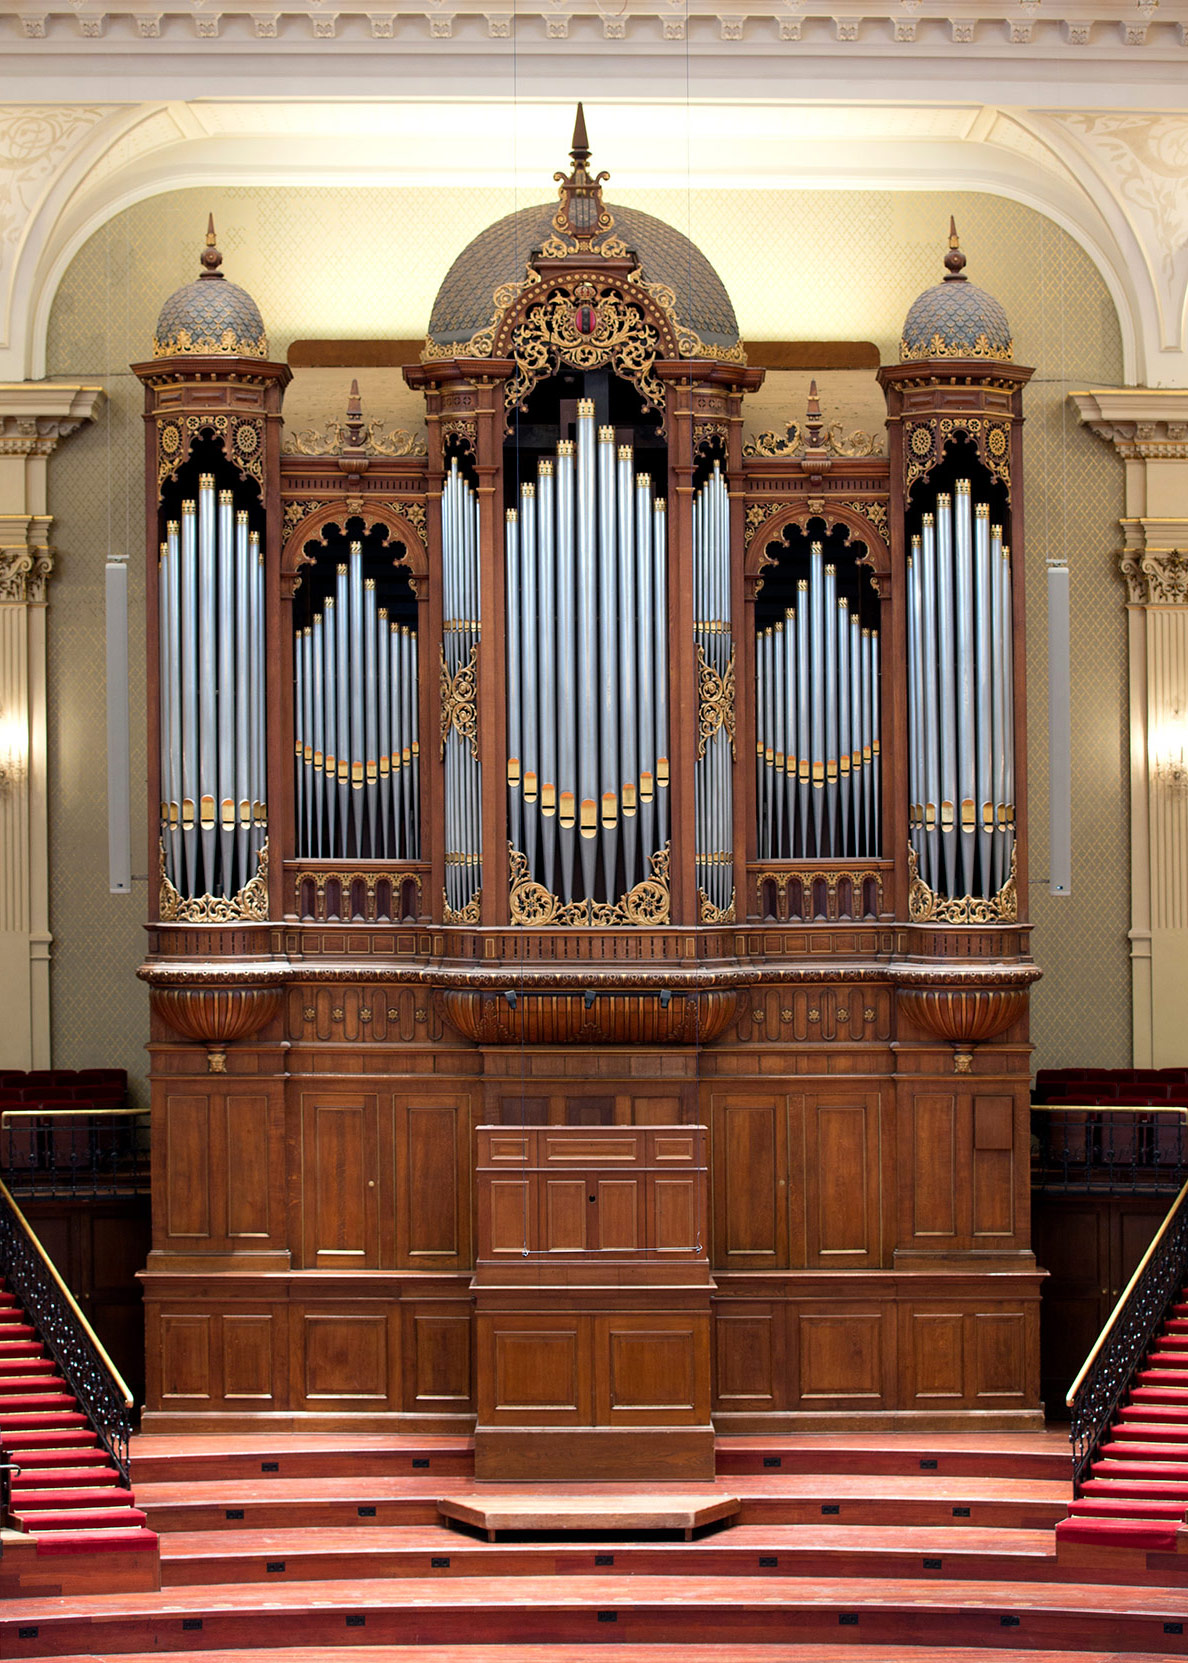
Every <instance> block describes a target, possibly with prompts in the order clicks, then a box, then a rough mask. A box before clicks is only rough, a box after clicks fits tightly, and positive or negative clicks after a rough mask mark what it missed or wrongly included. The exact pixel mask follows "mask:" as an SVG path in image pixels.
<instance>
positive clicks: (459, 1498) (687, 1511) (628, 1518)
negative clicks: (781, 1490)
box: [437, 1486, 742, 1542]
mask: <svg viewBox="0 0 1188 1663" xmlns="http://www.w3.org/2000/svg"><path fill="white" fill-rule="evenodd" d="M741 1508H742V1503H741V1502H740V1501H739V1499H738V1497H737V1496H732V1495H728V1494H725V1495H724V1494H723V1493H722V1492H721V1491H720V1490H702V1491H700V1492H698V1493H696V1494H689V1493H684V1494H682V1493H681V1492H679V1491H678V1492H677V1493H675V1494H666V1493H665V1492H663V1491H645V1492H644V1493H643V1494H641V1495H623V1494H622V1493H615V1492H613V1491H605V1492H598V1491H592V1490H590V1489H588V1488H586V1487H585V1486H579V1487H577V1488H576V1489H574V1490H565V1491H563V1492H562V1493H560V1494H549V1493H548V1492H547V1491H545V1492H543V1493H542V1492H541V1491H540V1490H519V1491H515V1490H507V1491H504V1490H500V1491H499V1492H498V1493H497V1494H493V1495H491V1494H487V1493H485V1492H482V1491H474V1492H471V1493H470V1494H467V1495H452V1496H443V1497H442V1498H441V1500H440V1501H439V1502H438V1504H437V1510H438V1512H439V1513H440V1514H441V1516H442V1518H443V1519H445V1520H446V1521H447V1522H449V1521H451V1520H452V1521H456V1522H457V1523H459V1524H468V1525H470V1526H471V1527H472V1528H473V1529H475V1530H482V1531H485V1532H486V1536H487V1540H488V1541H489V1542H493V1541H495V1540H496V1539H497V1537H498V1536H499V1534H500V1532H501V1531H502V1532H507V1531H534V1532H540V1533H541V1534H544V1535H549V1536H559V1535H564V1534H567V1533H569V1532H573V1531H614V1532H615V1533H616V1534H618V1535H621V1536H636V1535H639V1534H640V1533H642V1532H643V1531H648V1530H679V1531H680V1532H681V1533H682V1534H683V1535H684V1538H685V1540H686V1542H691V1541H692V1540H693V1536H694V1532H695V1531H698V1530H704V1529H706V1528H707V1527H708V1526H709V1525H712V1524H721V1523H723V1521H725V1520H727V1519H733V1518H734V1517H736V1515H737V1514H738V1513H739V1511H740V1510H741Z"/></svg>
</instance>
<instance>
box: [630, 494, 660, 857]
mask: <svg viewBox="0 0 1188 1663" xmlns="http://www.w3.org/2000/svg"><path fill="white" fill-rule="evenodd" d="M652 531H653V514H652V481H651V479H650V477H649V476H648V475H647V474H638V475H637V476H636V480H635V570H636V575H637V579H638V582H639V652H640V674H639V753H638V754H639V829H640V847H641V850H642V854H643V859H644V862H645V863H646V861H647V858H648V856H649V855H650V854H652V853H653V852H654V850H655V849H656V848H657V846H658V844H657V838H656V683H655V669H654V667H651V666H649V663H648V649H649V647H651V648H652V650H653V652H654V650H655V648H654V643H655V639H656V605H657V597H656V591H655V576H656V570H655V556H654V553H653V549H652Z"/></svg>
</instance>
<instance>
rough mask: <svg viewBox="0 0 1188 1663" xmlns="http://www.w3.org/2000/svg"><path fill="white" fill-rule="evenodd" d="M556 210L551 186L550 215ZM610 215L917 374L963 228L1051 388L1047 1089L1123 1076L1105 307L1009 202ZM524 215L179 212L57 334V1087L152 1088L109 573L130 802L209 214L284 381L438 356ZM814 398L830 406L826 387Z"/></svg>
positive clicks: (1046, 236) (140, 867)
mask: <svg viewBox="0 0 1188 1663" xmlns="http://www.w3.org/2000/svg"><path fill="white" fill-rule="evenodd" d="M548 194H549V190H548V187H547V186H543V175H542V190H541V193H540V200H545V199H546V198H547V196H548ZM613 198H614V199H617V200H619V201H621V202H623V203H624V204H629V205H632V206H636V207H639V208H643V209H646V210H647V211H648V212H650V213H653V214H658V215H659V216H660V217H661V218H664V219H668V220H669V221H670V222H671V223H673V224H674V225H676V226H678V227H679V228H680V229H681V230H683V231H685V232H686V233H687V234H688V235H689V236H691V237H692V238H693V240H694V241H695V242H697V243H699V244H700V246H701V247H702V248H703V249H704V250H705V252H706V254H707V255H708V256H709V258H710V259H711V260H712V261H713V263H714V264H715V265H716V267H717V268H718V270H719V272H720V273H721V275H722V277H723V279H724V280H725V282H726V285H727V287H728V289H729V290H730V293H731V296H732V298H733V300H734V304H735V307H736V309H737V312H738V317H739V324H740V327H741V330H742V333H743V334H744V336H748V337H750V338H752V339H763V338H767V339H801V340H803V339H813V338H818V339H828V340H869V341H874V342H875V343H876V344H877V345H878V347H879V349H880V352H881V353H882V355H883V357H884V358H885V359H894V357H895V356H896V354H897V348H898V341H899V329H900V324H901V321H902V319H903V316H904V313H905V312H906V310H907V307H908V305H909V304H910V302H911V300H912V299H913V298H914V297H915V295H916V294H917V293H918V292H919V291H920V290H921V289H922V288H924V287H925V286H926V285H927V284H929V283H932V282H935V281H936V280H937V279H938V278H939V277H940V276H941V264H940V261H941V257H942V254H943V252H944V246H945V242H944V237H945V233H946V232H947V229H948V215H949V213H950V212H953V213H955V214H956V217H957V223H958V226H959V228H960V230H961V236H962V245H963V247H964V249H965V251H966V254H967V255H968V257H969V268H968V269H969V275H970V276H971V278H972V279H973V280H974V281H975V282H981V283H983V284H984V285H985V286H986V287H987V288H989V289H990V290H992V292H993V293H994V294H996V295H997V296H998V298H999V299H1000V300H1001V301H1002V303H1003V305H1004V306H1005V307H1006V310H1007V314H1008V316H1009V317H1010V318H1011V320H1012V322H1013V324H1014V326H1015V331H1016V348H1017V356H1018V358H1019V359H1020V360H1021V361H1022V362H1024V363H1027V364H1035V365H1038V366H1040V367H1039V369H1038V371H1037V374H1036V376H1035V379H1034V380H1033V381H1032V383H1031V385H1030V387H1029V389H1028V391H1027V395H1026V407H1027V413H1028V424H1027V428H1026V455H1027V510H1028V514H1027V519H1028V546H1027V582H1028V625H1029V640H1030V648H1029V664H1028V681H1029V720H1030V731H1031V747H1030V769H1031V847H1032V892H1031V913H1032V917H1033V919H1034V921H1035V924H1036V929H1035V938H1034V942H1035V953H1036V957H1037V958H1038V960H1039V961H1040V963H1041V965H1042V966H1043V968H1044V971H1045V978H1044V980H1043V981H1042V982H1041V983H1040V984H1039V987H1038V989H1037V991H1036V995H1035V1002H1034V1030H1033V1031H1034V1034H1035V1040H1036V1044H1037V1047H1038V1056H1037V1063H1040V1064H1043V1063H1047V1064H1059V1063H1099V1064H1124V1063H1126V1062H1128V1061H1129V1056H1130V1007H1129V987H1130V977H1129V964H1128V945H1127V939H1126V932H1127V927H1128V904H1129V903H1128V896H1129V884H1128V875H1127V873H1128V865H1127V863H1128V826H1127V802H1126V784H1125V781H1126V774H1125V752H1126V734H1125V707H1126V695H1125V676H1126V666H1125V614H1124V612H1123V608H1122V590H1121V586H1120V584H1119V581H1118V579H1117V577H1116V576H1115V559H1114V552H1113V551H1114V549H1115V547H1116V544H1117V539H1118V533H1117V519H1118V516H1119V515H1120V514H1121V512H1122V472H1121V464H1120V463H1119V462H1118V461H1117V460H1116V459H1115V458H1114V456H1113V455H1112V453H1111V452H1110V451H1109V450H1107V448H1106V447H1105V446H1104V445H1102V444H1101V443H1100V441H1098V440H1096V439H1095V438H1094V437H1093V436H1092V435H1091V434H1090V433H1088V432H1087V431H1085V430H1084V429H1082V428H1081V427H1080V426H1079V425H1078V423H1077V420H1076V416H1075V413H1074V412H1073V411H1072V410H1071V408H1070V406H1069V404H1068V402H1067V397H1066V395H1067V393H1068V391H1069V389H1070V388H1073V387H1081V386H1086V385H1093V384H1096V385H1110V384H1117V383H1119V382H1120V381H1121V378H1122V361H1121V346H1120V340H1119V332H1118V327H1117V322H1116V319H1115V317H1114V312H1113V308H1112V305H1111V302H1110V300H1109V296H1108V294H1107V292H1106V289H1105V285H1104V284H1103V283H1102V281H1101V279H1100V277H1099V276H1098V275H1097V272H1096V271H1095V269H1094V267H1093V266H1092V264H1091V262H1090V261H1089V259H1088V257H1087V256H1086V255H1085V254H1084V253H1083V252H1082V250H1081V249H1080V248H1079V247H1078V246H1077V245H1076V244H1075V243H1074V242H1073V240H1072V239H1071V238H1070V237H1069V236H1067V235H1066V234H1065V233H1064V232H1063V231H1061V230H1060V229H1059V228H1058V227H1056V226H1055V225H1053V224H1052V223H1051V222H1049V221H1047V220H1045V219H1044V218H1043V217H1042V216H1041V215H1039V214H1037V213H1035V212H1033V211H1032V210H1031V209H1028V208H1025V207H1021V206H1019V205H1018V204H1015V203H1012V202H1008V201H1005V200H1003V199H1001V198H997V197H992V196H985V195H978V194H974V193H968V192H956V193H953V194H951V195H945V196H943V197H942V196H941V195H939V194H936V193H931V192H922V191H905V192H901V193H892V192H880V191H850V192H845V191H842V192H827V191H795V192H794V191H782V192H776V191H773V192H758V191H719V192H710V191H696V190H695V191H658V192H646V193H645V192H638V191H629V190H620V191H618V192H615V193H613ZM527 200H528V199H527V198H525V197H524V196H522V195H521V196H519V197H517V196H516V195H515V194H514V193H513V192H512V191H510V190H509V191H502V192H500V191H491V190H487V189H482V190H479V189H473V190H469V189H466V190H462V189H459V190H428V189H401V190H397V189H391V190H386V189H378V188H360V189H355V190H352V189H348V188H331V187H327V188H317V189H312V188H311V189H299V188H292V189H271V188H262V187H261V188H236V189H209V190H184V191H175V192H172V193H170V194H169V195H166V196H161V197H156V198H154V199H152V200H151V201H147V202H142V203H139V204H137V205H136V206H134V207H131V208H129V209H127V210H125V211H124V212H123V213H121V214H119V215H118V216H117V217H116V218H115V219H113V220H112V221H111V222H110V223H109V224H107V225H106V226H104V227H103V228H102V229H101V230H100V231H97V232H96V233H95V235H94V236H93V237H92V238H91V239H90V240H89V241H88V242H87V243H86V244H85V246H84V247H83V248H82V249H81V250H80V252H79V253H78V255H77V256H76V257H75V259H74V260H73V262H72V263H71V265H70V268H69V270H68V271H67V273H66V276H65V278H64V279H63V282H62V285H61V288H60V290H59V292H58V295H57V298H56V300H55V304H54V308H53V314H52V318H51V323H50V336H49V362H48V373H49V374H50V375H53V376H62V377H70V378H78V379H82V380H88V381H90V380H98V381H101V382H102V383H103V384H104V386H105V387H106V388H107V391H108V394H109V402H108V403H107V405H106V406H105V411H104V414H103V415H102V417H101V418H100V420H99V421H98V422H97V423H96V424H95V425H94V426H93V427H91V428H89V429H87V430H85V431H83V432H81V433H79V434H78V435H76V436H75V437H74V438H72V439H71V440H70V441H69V442H68V443H66V444H64V445H63V446H62V447H61V448H60V449H59V451H58V452H57V454H56V455H55V456H54V458H53V461H52V463H51V469H52V474H51V493H52V495H51V504H52V506H53V508H54V511H55V514H56V531H55V542H56V546H57V550H58V556H57V567H56V572H55V576H54V579H53V583H52V588H51V606H50V614H49V618H50V632H51V633H50V641H51V656H50V737H51V756H52V771H51V780H50V789H51V863H52V896H51V900H52V920H51V922H52V927H53V931H54V938H55V939H54V948H53V953H54V959H53V1000H54V1006H53V1019H54V1059H55V1061H56V1062H57V1063H59V1064H61V1065H65V1066H72V1065H79V1064H83V1063H88V1062H94V1063H98V1062H112V1063H123V1064H126V1065H127V1067H128V1069H129V1072H130V1073H131V1074H133V1075H141V1076H142V1075H143V1071H144V1058H143V1054H142V1050H141V1048H142V1046H143V1043H144V1040H145V1037H146V1033H147V1001H146V998H145V994H144V990H143V988H142V986H141V984H140V983H138V982H137V981H136V978H135V969H136V965H137V964H138V962H139V959H140V955H141V952H142V945H143V931H142V928H141V923H142V919H143V916H144V911H145V895H146V882H147V878H146V873H147V855H146V850H145V846H144V844H143V842H140V843H138V847H137V851H136V858H135V860H134V870H135V872H136V873H137V875H138V881H137V882H136V884H135V886H134V892H133V894H132V896H131V897H120V896H109V895H108V893H107V882H106V825H105V817H106V795H105V793H106V782H105V778H104V772H103V767H102V762H101V758H102V755H103V747H104V734H105V730H104V700H103V675H104V672H103V652H104V647H103V565H104V560H105V558H106V555H107V552H108V550H109V549H114V550H117V551H123V550H127V551H128V552H129V553H130V554H131V555H132V560H131V562H130V564H131V571H132V582H131V586H130V587H131V605H132V614H133V619H134V626H133V642H132V676H133V698H132V728H133V736H134V745H135V747H136V749H135V751H134V769H135V775H136V777H137V778H142V777H143V771H144V770H143V762H144V751H143V730H144V701H143V695H142V692H141V689H142V687H143V668H144V659H143V650H144V647H143V582H142V555H141V548H142V539H143V513H142V503H143V497H142V483H141V469H142V465H143V464H142V457H143V450H142V439H141V423H140V417H139V412H140V408H141V390H140V387H139V385H138V384H137V382H136V381H135V379H134V377H132V376H131V375H129V373H128V371H127V365H128V364H129V363H130V362H132V361H134V360H138V359H141V358H144V357H146V356H148V354H149V352H150V342H151V338H152V328H153V323H154V321H155V318H156V314H157V311H158V309H159V307H160V305H161V302H162V301H163V300H164V299H165V297H166V296H167V295H168V294H169V293H170V291H171V290H172V289H173V288H175V287H176V286H178V285H179V284H181V283H183V282H187V281H189V280H190V279H191V278H192V277H193V276H195V275H196V273H197V269H198V267H197V255H198V252H199V248H200V246H201V241H202V232H203V230H204V228H205V223H206V215H207V213H208V212H209V211H211V210H213V212H214V215H215V223H216V225H217V227H218V238H219V245H220V247H221V248H222V250H223V252H224V255H225V256H226V260H225V265H224V270H225V272H226V273H227V275H228V276H229V277H230V278H231V279H232V280H233V281H237V282H240V283H242V284H243V285H244V286H245V287H247V288H248V289H250V291H251V292H252V294H253V295H254V296H255V297H256V300H257V301H258V302H259V305H260V308H261V311H262V313H263V315H264V319H265V323H266V324H267V326H268V331H269V338H270V347H271V353H272V356H273V357H276V358H283V356H284V354H285V351H286V349H287V347H288V345H289V342H290V341H292V340H294V339H297V338H302V337H310V336H313V337H325V336H333V335H341V336H344V337H351V338H360V337H367V336H387V337H394V338H408V337H415V336H417V335H420V334H422V333H423V331H424V328H425V324H426V320H427V319H428V316H429V310H430V306H431V304H432V300H433V295H434V292H435V290H436V287H437V284H438V283H439V282H440V280H441V278H442V276H443V275H444V273H445V271H446V269H447V267H448V266H449V264H450V262H451V260H452V259H453V258H454V256H455V254H456V253H457V252H458V250H459V249H460V248H461V247H463V246H464V244H465V243H466V242H467V241H468V240H469V239H470V238H471V237H472V236H474V235H475V234H476V233H477V232H478V231H480V230H481V229H482V228H483V227H484V226H485V225H487V224H489V223H490V222H491V221H492V220H494V219H496V218H498V217H499V216H500V215H501V214H504V213H507V212H509V211H510V210H512V209H513V208H516V207H522V206H524V205H525V204H526V201H527ZM822 393H823V395H824V398H825V400H826V405H827V406H828V378H827V377H825V378H823V385H822ZM338 413H339V412H338V411H337V410H328V411H327V412H326V414H328V415H329V414H334V415H337V414H338ZM369 413H370V414H376V415H380V414H388V412H386V411H379V410H375V411H370V412H369ZM392 414H393V415H395V412H392ZM400 414H401V416H402V417H404V415H405V412H404V411H401V412H400ZM304 415H305V412H304V411H303V416H304ZM787 415H788V416H789V417H799V416H800V415H801V411H800V410H799V409H796V410H789V411H788V412H787ZM765 419H766V411H765ZM1053 557H1065V558H1067V559H1068V561H1069V564H1070V567H1071V571H1072V580H1071V587H1072V627H1073V661H1072V667H1073V678H1074V681H1073V745H1074V755H1073V774H1074V803H1073V813H1074V821H1073V847H1074V873H1073V893H1072V895H1071V896H1070V897H1068V898H1066V899H1060V900H1057V899H1054V898H1052V897H1051V896H1049V894H1048V890H1047V808H1046V795H1045V793H1046V785H1047V706H1046V668H1047V653H1046V585H1045V575H1044V574H1045V561H1046V560H1047V559H1048V558H1053ZM135 818H136V815H135V805H134V819H135ZM1090 966H1091V967H1092V974H1091V975H1089V976H1087V975H1086V969H1087V967H1090Z"/></svg>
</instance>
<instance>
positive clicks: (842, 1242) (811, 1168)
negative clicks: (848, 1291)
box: [804, 1092, 880, 1266]
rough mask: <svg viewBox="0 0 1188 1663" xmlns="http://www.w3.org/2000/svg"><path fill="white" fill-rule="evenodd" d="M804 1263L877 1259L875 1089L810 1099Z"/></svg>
mask: <svg viewBox="0 0 1188 1663" xmlns="http://www.w3.org/2000/svg"><path fill="white" fill-rule="evenodd" d="M804 1187H805V1226H806V1238H807V1240H806V1247H807V1258H806V1262H807V1263H808V1264H810V1265H821V1266H827V1265H828V1266H853V1265H877V1264H878V1262H879V1247H880V1244H879V1216H880V1162H879V1098H878V1093H877V1092H853V1093H838V1094H837V1095H833V1094H827V1093H824V1092H821V1093H816V1094H814V1095H812V1096H810V1097H809V1099H808V1103H807V1106H806V1118H805V1159H804Z"/></svg>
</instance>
